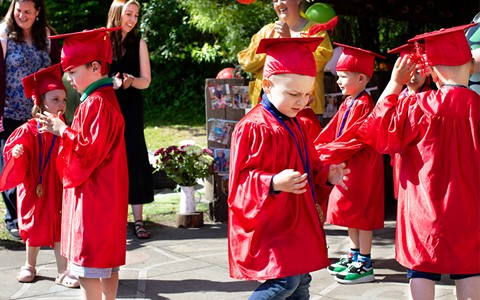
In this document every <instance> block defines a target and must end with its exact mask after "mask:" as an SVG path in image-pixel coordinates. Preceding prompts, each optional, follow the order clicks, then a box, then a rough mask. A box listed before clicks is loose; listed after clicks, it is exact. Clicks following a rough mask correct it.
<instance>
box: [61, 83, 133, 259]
mask: <svg viewBox="0 0 480 300" xmlns="http://www.w3.org/2000/svg"><path fill="white" fill-rule="evenodd" d="M123 131H124V122H123V117H122V114H121V111H120V107H119V106H118V102H117V100H116V97H115V93H114V91H113V88H112V87H111V86H107V87H100V88H98V89H97V90H95V91H94V92H93V93H91V94H90V95H89V96H88V97H87V98H86V99H85V101H83V102H82V103H81V104H80V105H79V106H78V108H77V110H76V112H75V115H74V119H73V123H72V126H71V128H67V129H66V130H65V132H64V133H63V136H62V145H61V149H60V153H59V157H58V160H57V165H58V168H59V170H60V174H62V177H63V184H64V201H63V217H62V254H63V255H65V256H66V257H67V258H68V260H69V261H71V262H73V263H75V264H77V265H81V266H86V267H92V268H112V267H117V266H120V265H123V264H125V254H126V230H127V228H126V225H127V210H128V173H127V161H126V152H125V141H124V134H123Z"/></svg>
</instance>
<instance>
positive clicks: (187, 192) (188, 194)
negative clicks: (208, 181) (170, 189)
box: [180, 186, 196, 214]
mask: <svg viewBox="0 0 480 300" xmlns="http://www.w3.org/2000/svg"><path fill="white" fill-rule="evenodd" d="M195 212H196V204H195V187H193V186H181V187H180V213H181V214H193V213H195Z"/></svg>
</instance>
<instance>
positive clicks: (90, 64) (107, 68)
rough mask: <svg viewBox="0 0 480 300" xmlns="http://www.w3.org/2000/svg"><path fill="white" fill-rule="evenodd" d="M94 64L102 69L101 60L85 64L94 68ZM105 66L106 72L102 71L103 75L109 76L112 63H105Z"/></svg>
mask: <svg viewBox="0 0 480 300" xmlns="http://www.w3.org/2000/svg"><path fill="white" fill-rule="evenodd" d="M94 62H96V63H97V64H99V65H100V67H102V63H101V62H100V61H99V60H94V61H91V62H88V63H86V64H85V67H87V68H92V67H93V63H94ZM104 66H105V68H106V70H101V71H102V73H103V74H108V72H110V63H109V62H106V61H105V62H104Z"/></svg>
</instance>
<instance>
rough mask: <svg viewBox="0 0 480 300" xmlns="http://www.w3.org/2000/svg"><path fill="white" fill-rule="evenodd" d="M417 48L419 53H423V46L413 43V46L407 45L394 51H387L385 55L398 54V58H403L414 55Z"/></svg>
mask: <svg viewBox="0 0 480 300" xmlns="http://www.w3.org/2000/svg"><path fill="white" fill-rule="evenodd" d="M417 47H418V49H419V50H420V51H421V52H423V51H425V46H424V45H422V44H418V43H415V44H413V43H412V44H410V43H409V44H405V45H402V46H400V47H397V48H394V49H392V50H390V51H388V52H387V53H388V54H395V53H398V55H400V57H403V56H405V55H409V54H413V53H416V51H417Z"/></svg>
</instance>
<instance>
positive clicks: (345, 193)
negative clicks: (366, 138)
mask: <svg viewBox="0 0 480 300" xmlns="http://www.w3.org/2000/svg"><path fill="white" fill-rule="evenodd" d="M351 102H352V98H351V97H348V98H347V99H346V100H345V101H344V102H343V103H342V105H340V108H339V109H338V112H337V113H336V114H335V116H334V117H333V118H332V120H331V121H330V122H329V123H328V125H327V126H326V127H325V128H324V129H323V131H322V132H321V133H320V135H319V136H318V138H317V139H316V140H315V147H316V149H317V152H318V155H319V156H320V159H321V160H322V162H325V163H340V162H346V164H347V167H348V168H349V169H350V171H351V173H350V174H348V181H346V182H345V184H346V185H347V187H348V190H345V189H343V188H342V187H340V186H335V187H334V188H333V190H332V192H331V194H330V197H329V200H328V209H327V214H326V216H327V217H326V222H327V223H330V224H335V225H339V226H345V227H350V228H358V229H362V230H375V229H380V228H383V222H384V180H383V157H382V155H381V154H379V153H378V152H376V151H375V150H374V149H372V148H371V147H370V146H368V145H364V144H361V143H358V142H357V143H355V144H353V143H351V142H350V144H349V146H345V145H343V144H342V143H345V142H349V141H351V140H352V139H353V137H354V136H355V133H356V132H357V130H358V128H359V127H360V126H361V125H362V123H363V122H364V121H365V119H366V117H367V116H368V115H369V113H370V112H371V111H372V109H373V107H374V103H373V100H372V97H371V96H370V95H369V94H368V93H363V94H362V95H361V96H360V97H358V98H357V99H356V100H355V102H354V103H353V105H352V106H351V108H350V111H349V113H348V117H347V118H346V121H345V125H344V127H343V130H342V134H341V135H340V136H339V137H337V136H338V133H339V131H340V128H341V123H342V120H343V118H344V115H345V112H346V110H347V108H348V106H350V104H351ZM340 145H341V146H340ZM339 147H341V148H342V151H341V152H340V151H336V149H338V148H339Z"/></svg>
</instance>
